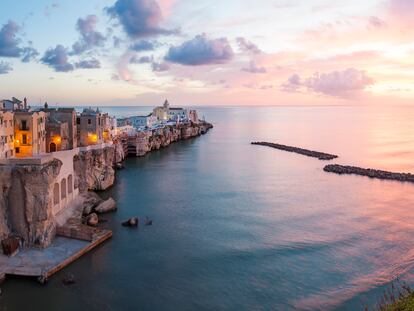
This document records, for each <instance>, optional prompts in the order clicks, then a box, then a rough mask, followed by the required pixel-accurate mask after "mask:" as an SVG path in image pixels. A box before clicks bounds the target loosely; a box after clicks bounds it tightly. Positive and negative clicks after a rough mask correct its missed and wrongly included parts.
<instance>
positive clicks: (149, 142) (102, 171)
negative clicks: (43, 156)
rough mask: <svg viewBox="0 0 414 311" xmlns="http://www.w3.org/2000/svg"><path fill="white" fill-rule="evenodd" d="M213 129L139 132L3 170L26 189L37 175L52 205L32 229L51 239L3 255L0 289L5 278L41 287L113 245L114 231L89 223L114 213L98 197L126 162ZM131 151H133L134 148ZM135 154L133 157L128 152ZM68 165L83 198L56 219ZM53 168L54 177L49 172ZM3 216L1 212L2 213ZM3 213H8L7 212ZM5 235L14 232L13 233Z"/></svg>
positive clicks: (27, 205)
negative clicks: (19, 175)
mask: <svg viewBox="0 0 414 311" xmlns="http://www.w3.org/2000/svg"><path fill="white" fill-rule="evenodd" d="M211 128H213V125H212V124H210V123H208V122H205V121H203V122H200V123H198V124H196V123H188V124H177V125H168V126H165V127H163V128H160V129H155V130H149V131H145V132H144V131H142V132H137V133H136V135H134V136H132V137H128V139H121V137H117V139H114V141H113V144H111V145H110V146H109V145H102V146H101V147H95V148H86V149H84V150H81V149H79V150H78V152H74V151H73V150H68V151H61V152H59V153H54V154H52V155H51V156H49V157H48V158H47V161H46V160H45V161H44V163H43V162H41V161H40V162H39V163H36V164H26V165H19V164H14V165H13V166H12V167H8V166H7V165H6V164H3V165H2V166H3V170H4V169H8V171H9V174H11V173H12V172H13V171H14V170H16V171H18V172H20V171H24V172H25V174H26V175H25V176H26V178H25V182H26V181H27V184H26V185H27V189H29V188H33V187H34V186H33V185H34V182H36V180H37V179H38V175H39V174H42V176H43V178H44V179H45V180H46V182H44V183H41V184H39V185H38V187H39V186H40V187H42V188H41V189H42V192H44V196H45V202H49V203H48V204H45V205H44V206H42V208H43V209H44V210H45V214H47V215H49V216H48V218H47V219H41V220H40V219H39V220H36V221H35V222H34V223H31V224H30V225H31V228H32V227H36V226H37V227H38V228H39V229H40V230H46V231H45V233H42V234H44V235H45V236H47V237H48V238H47V239H42V240H41V241H42V242H41V243H42V244H40V245H36V244H33V243H32V242H31V241H32V240H33V241H35V242H36V241H38V240H39V238H38V237H37V236H29V237H30V240H28V241H25V244H24V245H23V246H20V247H19V251H18V253H17V254H16V255H14V256H11V257H9V256H6V255H4V254H0V266H1V268H0V284H1V283H2V282H3V281H5V279H6V277H7V275H19V276H27V277H37V279H38V281H39V282H40V283H44V282H46V281H47V279H48V278H49V277H50V276H52V275H53V274H55V273H56V272H58V271H60V270H62V269H64V268H65V267H66V266H68V265H69V264H70V263H72V262H74V261H76V260H77V259H78V258H80V257H81V256H82V255H84V254H86V253H87V252H89V251H91V250H92V249H93V248H95V247H97V246H98V245H101V244H102V243H104V242H105V241H106V240H108V239H110V238H111V237H112V230H107V229H102V228H101V226H99V225H97V224H95V225H92V224H91V225H90V224H89V221H88V219H89V217H90V216H91V215H92V214H95V216H96V218H98V216H97V214H98V215H101V214H105V213H108V212H112V211H115V210H116V202H115V201H113V199H112V201H113V202H111V203H109V205H110V206H108V202H109V201H110V200H109V199H107V200H103V199H101V198H100V197H99V196H98V195H97V194H96V192H101V191H106V190H108V189H109V188H111V187H112V186H113V185H114V184H115V182H116V169H119V168H120V167H123V165H122V162H123V161H124V160H125V158H126V157H127V156H134V155H135V156H137V157H141V156H144V155H145V154H147V153H150V152H152V151H155V150H159V149H162V148H165V147H167V146H169V145H170V144H172V143H174V142H178V141H182V140H187V139H190V138H195V137H199V136H201V135H203V134H206V133H207V132H208V131H209V130H210V129H211ZM125 143H127V144H128V146H127V148H128V149H127V150H128V152H127V154H125V153H124V150H125V146H124V145H123V144H125ZM131 146H132V147H133V149H132V148H130V147H131ZM131 149H132V151H133V152H130V151H131ZM75 153H76V154H75ZM56 158H60V160H56ZM68 159H69V160H68ZM66 162H68V163H69V162H70V163H73V172H74V177H75V185H76V186H75V187H76V189H78V190H77V191H79V194H78V196H77V197H76V200H77V201H76V202H75V199H73V204H71V205H68V206H67V207H65V209H63V210H62V211H61V212H59V214H56V215H55V214H54V212H53V211H54V208H56V206H54V205H53V204H51V203H50V202H52V201H53V191H50V189H52V188H53V184H54V183H55V178H56V177H57V176H59V174H60V173H61V171H62V170H63V167H64V166H65V165H67V164H68V163H66ZM71 165H72V164H71ZM52 168H53V171H51V169H52ZM3 183H4V184H7V185H8V188H10V187H11V184H10V185H9V183H10V181H8V179H5V180H3ZM43 188H44V189H43ZM24 189H26V188H24ZM39 191H40V190H39ZM0 198H1V197H0ZM110 199H111V198H110ZM0 203H1V202H0ZM75 203H76V204H75ZM0 207H1V206H0ZM21 208H22V209H23V211H31V210H32V209H34V208H35V205H34V202H32V200H31V199H30V198H29V199H27V198H25V199H24V200H22V202H21ZM0 212H2V211H1V210H0ZM5 212H6V213H7V212H9V211H8V210H5ZM24 215H26V214H22V215H18V218H16V221H17V222H18V223H19V224H23V225H20V227H19V228H20V230H23V231H28V232H29V228H26V227H25V226H26V225H24V224H27V220H26V218H25V216H24ZM98 222H99V221H98ZM82 223H84V224H82ZM44 228H46V229H44ZM0 229H1V228H0ZM4 229H5V230H8V231H9V232H14V229H13V228H11V227H10V228H8V227H5V228H4ZM30 232H31V231H30ZM25 263H29V264H25Z"/></svg>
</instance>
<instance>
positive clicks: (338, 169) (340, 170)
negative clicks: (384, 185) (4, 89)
mask: <svg viewBox="0 0 414 311" xmlns="http://www.w3.org/2000/svg"><path fill="white" fill-rule="evenodd" d="M323 170H324V171H325V172H329V173H335V174H339V175H343V174H348V175H351V174H352V175H360V176H366V177H370V178H377V179H384V180H395V181H402V182H413V183H414V174H410V173H393V172H387V171H381V170H375V169H370V168H361V167H356V166H346V165H339V164H330V165H326V166H325V167H324V168H323Z"/></svg>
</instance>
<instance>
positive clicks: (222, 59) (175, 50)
mask: <svg viewBox="0 0 414 311" xmlns="http://www.w3.org/2000/svg"><path fill="white" fill-rule="evenodd" d="M233 57H234V52H233V49H232V47H231V46H230V44H229V41H228V40H227V38H219V39H209V38H208V37H207V35H205V34H202V35H197V36H196V37H195V38H193V39H191V40H189V41H186V42H184V43H183V44H181V45H179V46H172V47H170V49H169V51H168V53H167V55H166V57H165V59H166V60H167V61H170V62H172V63H177V64H181V65H189V66H199V65H211V64H225V63H228V62H229V61H231V60H232V59H233Z"/></svg>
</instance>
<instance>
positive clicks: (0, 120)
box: [0, 111, 14, 159]
mask: <svg viewBox="0 0 414 311" xmlns="http://www.w3.org/2000/svg"><path fill="white" fill-rule="evenodd" d="M13 156H14V115H13V113H12V112H10V111H0V159H8V158H11V157H13Z"/></svg>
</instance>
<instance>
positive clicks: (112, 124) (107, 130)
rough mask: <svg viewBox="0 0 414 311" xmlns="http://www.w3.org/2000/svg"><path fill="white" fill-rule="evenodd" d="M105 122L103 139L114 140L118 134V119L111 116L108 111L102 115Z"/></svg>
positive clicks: (105, 140)
mask: <svg viewBox="0 0 414 311" xmlns="http://www.w3.org/2000/svg"><path fill="white" fill-rule="evenodd" d="M101 118H102V124H103V139H104V142H109V141H112V140H113V139H114V138H115V136H116V134H117V120H116V118H114V117H111V116H110V115H109V114H108V113H104V114H102V115H101Z"/></svg>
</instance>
